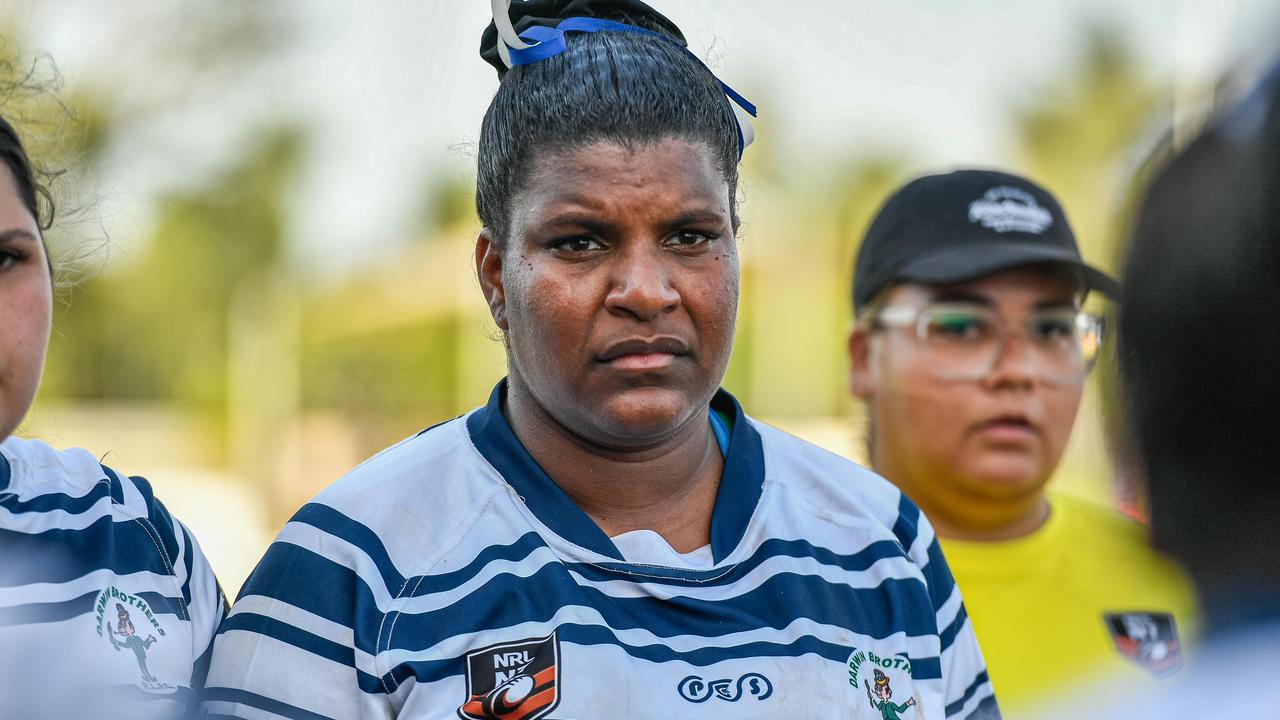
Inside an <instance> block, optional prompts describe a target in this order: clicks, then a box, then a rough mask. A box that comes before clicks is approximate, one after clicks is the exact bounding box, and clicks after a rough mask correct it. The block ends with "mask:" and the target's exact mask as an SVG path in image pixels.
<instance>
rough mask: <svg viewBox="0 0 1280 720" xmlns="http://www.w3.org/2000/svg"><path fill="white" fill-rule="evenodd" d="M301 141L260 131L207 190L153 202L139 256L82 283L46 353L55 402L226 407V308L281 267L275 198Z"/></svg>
mask: <svg viewBox="0 0 1280 720" xmlns="http://www.w3.org/2000/svg"><path fill="white" fill-rule="evenodd" d="M298 140H299V135H298V133H297V132H295V131H292V130H280V131H277V132H274V133H271V134H269V135H267V136H265V137H264V138H263V139H262V141H261V142H260V144H259V146H258V147H257V148H255V149H253V150H251V151H249V153H248V157H247V158H246V159H245V160H244V161H243V162H242V163H241V164H240V165H239V166H238V167H236V168H233V169H232V170H231V171H230V172H228V173H227V174H226V176H225V177H223V178H220V179H219V180H218V181H216V182H215V183H214V184H213V185H211V186H210V187H208V188H206V189H203V190H201V191H199V192H193V193H180V194H174V195H171V196H169V197H165V198H161V199H160V200H159V201H158V202H157V207H158V212H157V218H156V221H155V223H154V226H153V230H152V231H151V232H150V233H149V234H148V237H147V238H146V240H145V242H144V243H143V244H142V246H141V247H140V249H139V250H138V252H137V253H136V254H135V255H132V256H130V257H126V258H123V262H121V263H119V264H116V265H113V266H112V267H111V268H110V269H109V270H108V271H107V272H106V273H104V274H102V275H101V276H98V277H94V278H92V279H89V280H88V281H86V282H85V283H84V284H83V285H82V286H81V287H80V288H79V290H78V297H77V298H76V302H75V303H73V304H72V306H71V308H70V309H69V311H67V312H66V313H65V314H64V315H63V316H62V318H61V323H60V325H59V328H58V329H59V332H58V335H57V336H56V337H55V338H54V340H53V342H52V349H51V352H50V354H51V355H53V356H57V357H60V358H62V359H63V362H64V363H65V370H63V371H61V372H59V373H58V383H57V386H56V387H55V388H47V389H46V390H47V391H51V392H53V393H54V394H57V395H63V396H67V397H76V398H90V399H92V398H99V399H101V398H114V399H130V400H172V401H174V402H176V403H178V404H179V405H182V406H185V407H188V408H190V409H198V410H203V411H209V412H213V413H215V414H218V415H220V414H221V413H222V412H223V411H224V410H225V402H226V397H227V396H226V392H227V387H226V371H227V365H226V363H227V353H228V347H227V343H228V332H229V308H230V305H231V302H232V299H233V297H234V295H235V293H236V291H237V288H238V287H240V286H241V285H242V284H244V283H246V282H248V281H249V280H250V279H252V278H255V277H261V276H265V275H270V274H272V273H273V272H274V269H275V266H276V264H277V263H279V262H280V257H281V246H282V241H283V226H284V222H285V221H284V210H283V208H282V204H283V193H284V190H285V187H286V185H287V184H288V182H289V181H290V179H291V177H292V171H293V168H294V165H295V159H296V157H297V155H298V147H299V142H298Z"/></svg>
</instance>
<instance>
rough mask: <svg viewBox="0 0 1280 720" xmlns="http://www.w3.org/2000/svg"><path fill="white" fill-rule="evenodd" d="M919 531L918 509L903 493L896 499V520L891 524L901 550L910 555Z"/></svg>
mask: <svg viewBox="0 0 1280 720" xmlns="http://www.w3.org/2000/svg"><path fill="white" fill-rule="evenodd" d="M919 531H920V508H918V507H916V505H915V503H913V502H911V498H909V497H907V496H906V494H905V493H904V494H902V495H901V496H900V497H899V498H898V519H897V521H896V522H894V523H893V534H894V536H895V537H897V538H898V542H900V543H902V549H903V550H906V551H907V552H908V553H910V552H911V546H912V545H914V544H915V542H916V536H917V534H918V533H919Z"/></svg>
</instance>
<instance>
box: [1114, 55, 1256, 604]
mask: <svg viewBox="0 0 1280 720" xmlns="http://www.w3.org/2000/svg"><path fill="white" fill-rule="evenodd" d="M1277 86H1280V68H1278V70H1277V72H1273V73H1272V76H1271V80H1270V82H1269V84H1268V85H1264V86H1263V88H1262V89H1261V91H1260V92H1258V93H1256V94H1255V95H1254V96H1253V97H1252V98H1251V99H1250V100H1249V101H1248V102H1246V103H1245V104H1244V105H1242V106H1241V107H1240V108H1239V109H1238V110H1236V111H1235V112H1233V113H1232V114H1230V115H1227V116H1225V117H1224V119H1223V120H1221V121H1220V122H1218V123H1216V124H1215V125H1213V126H1211V127H1210V129H1209V130H1208V131H1207V132H1206V133H1205V134H1204V135H1202V136H1201V137H1200V138H1198V139H1197V140H1196V141H1195V142H1193V143H1192V144H1191V145H1190V146H1189V147H1188V148H1187V149H1186V150H1185V151H1184V152H1183V153H1181V154H1180V155H1179V156H1178V157H1176V158H1175V159H1174V160H1173V161H1172V162H1171V163H1170V165H1169V166H1168V167H1166V168H1165V169H1164V170H1163V171H1161V172H1160V173H1159V174H1158V175H1157V176H1156V178H1155V180H1154V181H1153V183H1152V184H1151V186H1150V189H1149V191H1148V193H1147V195H1146V198H1145V200H1144V202H1143V204H1142V207H1141V210H1140V212H1139V215H1138V218H1137V221H1136V223H1135V227H1134V232H1133V236H1132V245H1131V247H1130V249H1129V252H1128V257H1127V260H1126V263H1125V269H1124V281H1123V285H1124V290H1123V295H1122V301H1121V303H1120V309H1119V324H1120V327H1119V338H1120V341H1119V360H1120V376H1121V380H1122V393H1123V398H1124V401H1125V412H1126V416H1127V417H1128V418H1129V424H1130V434H1131V439H1132V441H1133V442H1134V450H1135V451H1136V456H1135V458H1134V459H1135V460H1136V461H1137V467H1138V468H1140V469H1141V475H1142V476H1143V480H1144V481H1145V484H1146V489H1147V493H1148V495H1149V498H1148V501H1149V503H1150V512H1151V528H1152V539H1153V542H1154V543H1155V545H1156V546H1157V547H1158V548H1160V549H1162V550H1165V551H1167V552H1169V553H1171V554H1173V555H1174V556H1176V557H1177V558H1179V559H1180V560H1182V561H1183V562H1184V563H1185V564H1186V565H1187V566H1188V569H1189V570H1190V571H1191V572H1192V574H1193V575H1194V576H1196V578H1197V580H1198V581H1199V584H1200V588H1201V591H1202V592H1204V591H1206V589H1208V588H1207V587H1206V585H1217V584H1221V583H1215V582H1209V583H1206V582H1205V578H1207V577H1208V578H1212V577H1219V578H1227V579H1231V578H1234V581H1233V582H1230V583H1227V584H1231V585H1232V586H1233V587H1236V588H1238V587H1240V586H1239V585H1237V583H1240V582H1245V583H1247V582H1249V581H1248V580H1242V579H1241V578H1242V576H1241V575H1239V574H1237V573H1239V572H1241V571H1242V570H1241V569H1242V568H1249V567H1252V568H1253V569H1254V571H1261V570H1263V569H1265V570H1266V571H1267V572H1274V571H1275V570H1276V569H1277V568H1280V551H1277V550H1276V549H1275V547H1274V546H1275V544H1276V543H1277V542H1278V541H1280V491H1277V487H1276V485H1277V480H1280V442H1277V441H1276V438H1275V433H1276V428H1278V427H1280V371H1277V368H1280V330H1278V329H1280V98H1277ZM1267 88H1269V90H1268V89H1267ZM1264 560H1265V561H1264ZM1246 572H1247V571H1246ZM1271 585H1272V589H1271V592H1280V585H1278V584H1277V583H1275V582H1274V581H1271ZM1206 602H1208V600H1206Z"/></svg>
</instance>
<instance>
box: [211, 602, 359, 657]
mask: <svg viewBox="0 0 1280 720" xmlns="http://www.w3.org/2000/svg"><path fill="white" fill-rule="evenodd" d="M240 613H253V614H255V615H262V616H264V617H269V618H272V619H275V620H279V621H280V622H282V623H285V624H286V625H290V626H292V627H295V628H298V629H299V630H303V631H305V632H309V633H311V634H312V635H315V636H316V637H319V638H324V639H325V640H328V641H329V642H333V643H337V644H339V645H341V646H343V647H348V648H351V649H352V650H354V651H355V659H356V668H358V669H359V670H360V671H362V672H366V673H368V674H370V675H373V676H374V677H378V676H379V675H381V674H382V673H380V672H379V671H378V668H377V666H376V665H375V664H374V658H373V656H372V655H370V654H369V653H367V652H365V651H363V650H361V649H360V648H357V647H356V639H355V631H353V630H352V629H351V628H349V627H347V626H345V625H342V624H341V623H336V622H333V621H332V620H329V619H327V618H322V617H320V616H319V615H316V614H315V613H313V612H310V611H308V610H303V609H302V608H300V607H298V606H297V605H290V604H289V603H287V602H284V601H282V600H272V599H271V598H268V597H263V596H262V595H251V596H249V597H246V598H244V599H242V600H241V601H240V602H238V603H236V604H235V607H234V608H233V609H232V611H231V614H232V615H239V614H240Z"/></svg>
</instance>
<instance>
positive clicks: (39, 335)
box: [0, 168, 53, 440]
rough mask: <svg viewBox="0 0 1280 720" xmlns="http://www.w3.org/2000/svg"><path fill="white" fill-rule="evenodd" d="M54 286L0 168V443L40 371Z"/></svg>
mask: <svg viewBox="0 0 1280 720" xmlns="http://www.w3.org/2000/svg"><path fill="white" fill-rule="evenodd" d="M52 312H53V285H52V279H51V278H50V277H49V266H48V261H47V260H46V258H45V249H44V243H43V242H42V241H41V239H40V229H39V227H38V226H37V224H36V219H35V218H34V217H32V215H31V212H30V211H29V210H27V208H26V206H24V205H23V204H22V200H20V199H19V198H18V191H17V188H16V185H15V183H14V180H13V174H12V173H11V172H10V171H9V169H8V168H3V169H0V440H4V439H5V438H7V437H9V435H10V434H11V433H12V432H13V430H14V428H16V427H17V426H18V423H19V422H21V421H22V418H23V416H24V415H26V414H27V409H28V408H30V407H31V401H32V399H33V398H34V397H35V394H36V388H37V387H38V386H39V385H40V371H41V369H42V368H43V367H44V354H45V349H46V348H47V347H48V345H49V328H50V325H51V322H52Z"/></svg>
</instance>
